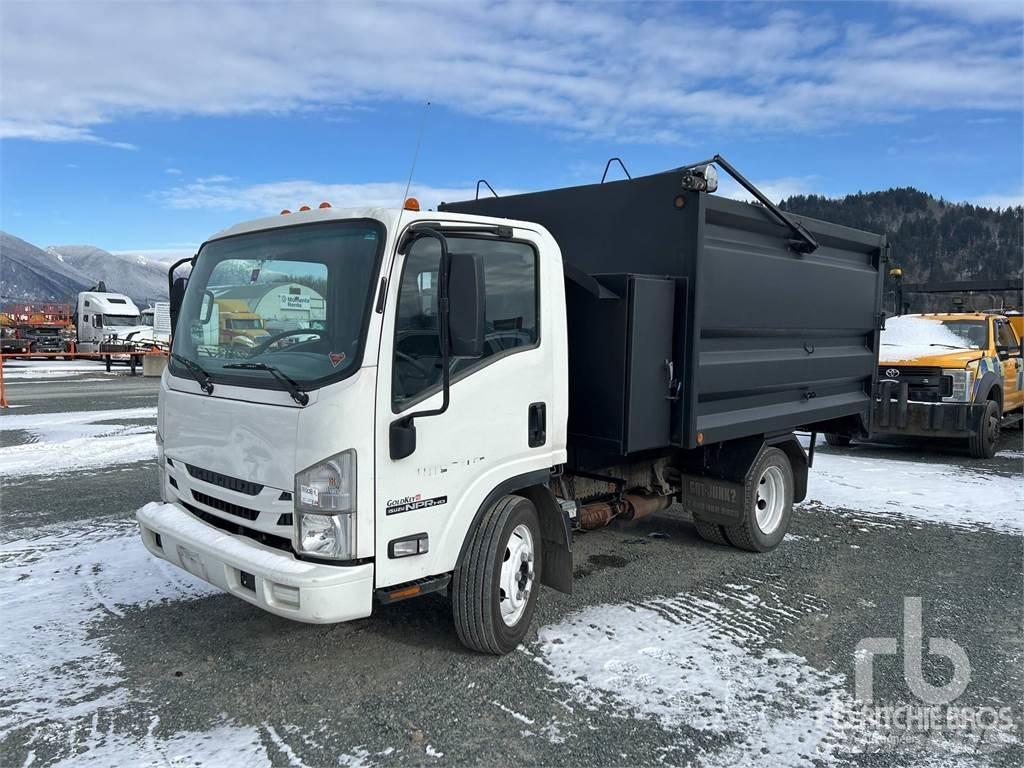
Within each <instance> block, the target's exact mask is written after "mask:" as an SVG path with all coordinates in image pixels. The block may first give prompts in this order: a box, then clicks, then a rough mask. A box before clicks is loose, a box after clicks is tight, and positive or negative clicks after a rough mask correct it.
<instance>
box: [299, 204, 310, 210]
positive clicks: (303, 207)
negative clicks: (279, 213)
mask: <svg viewBox="0 0 1024 768" xmlns="http://www.w3.org/2000/svg"><path fill="white" fill-rule="evenodd" d="M299 210H300V211H308V210H310V208H309V206H308V205H303V206H302V207H301V208H299Z"/></svg>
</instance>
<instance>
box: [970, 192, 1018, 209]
mask: <svg viewBox="0 0 1024 768" xmlns="http://www.w3.org/2000/svg"><path fill="white" fill-rule="evenodd" d="M967 202H969V203H973V204H974V205H980V206H983V207H985V208H1016V207H1017V206H1021V205H1024V191H1021V192H1017V193H1016V194H1013V193H1011V194H999V193H994V194H989V195H978V196H977V197H975V198H972V199H970V200H968V201H967Z"/></svg>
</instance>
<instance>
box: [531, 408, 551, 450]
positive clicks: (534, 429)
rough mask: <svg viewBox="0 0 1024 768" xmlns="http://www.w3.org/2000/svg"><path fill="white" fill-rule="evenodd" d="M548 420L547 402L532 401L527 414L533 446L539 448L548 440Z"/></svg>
mask: <svg viewBox="0 0 1024 768" xmlns="http://www.w3.org/2000/svg"><path fill="white" fill-rule="evenodd" d="M547 420H548V419H547V405H546V404H545V403H530V409H529V411H528V413H527V416H526V429H527V435H528V436H529V444H530V447H531V448H539V447H540V446H542V445H544V443H546V442H547V441H548V429H547Z"/></svg>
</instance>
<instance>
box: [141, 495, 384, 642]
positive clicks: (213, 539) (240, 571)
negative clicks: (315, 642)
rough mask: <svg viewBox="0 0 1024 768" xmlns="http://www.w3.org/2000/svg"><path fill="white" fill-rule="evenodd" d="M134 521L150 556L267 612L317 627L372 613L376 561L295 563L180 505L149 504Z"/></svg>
mask: <svg viewBox="0 0 1024 768" xmlns="http://www.w3.org/2000/svg"><path fill="white" fill-rule="evenodd" d="M136 517H137V518H138V521H139V527H140V533H141V534H142V542H143V544H145V546H146V549H148V550H149V551H150V553H152V554H153V555H155V556H156V557H159V558H162V559H164V560H166V561H168V562H169V563H173V564H174V565H176V566H178V567H179V568H183V569H184V570H186V571H188V572H189V573H191V574H192V575H194V576H198V577H199V578H201V579H203V580H204V581H207V582H209V583H210V584H213V585H214V586H215V587H219V588H220V589H222V590H224V591H225V592H228V593H230V594H232V595H234V596H235V597H240V598H241V599H242V600H245V601H246V602H249V603H252V604H253V605H257V606H259V607H260V608H262V609H263V610H265V611H269V612H271V613H274V614H277V615H278V616H283V617H285V618H288V619H294V620H296V621H305V622H310V623H313V624H331V623H335V622H339V621H351V620H352V619H361V618H365V617H366V616H369V615H370V612H371V610H372V606H373V564H372V563H366V564H363V565H354V566H336V565H320V564H317V563H308V562H304V561H302V560H296V559H295V558H294V557H291V556H290V555H287V554H285V553H283V552H281V551H279V550H276V549H273V548H272V547H266V546H263V545H262V544H259V543H257V542H255V541H251V540H249V539H247V538H245V537H244V536H234V535H232V534H229V533H225V532H224V531H221V530H220V529H218V528H214V527H213V526H211V525H207V524H206V523H204V522H202V521H201V520H198V519H196V518H195V517H193V516H192V515H190V514H189V513H188V512H186V511H185V510H184V509H182V508H181V507H179V506H178V505H176V504H161V503H152V504H147V505H146V506H144V507H143V508H142V509H140V510H139V511H138V512H136ZM157 535H159V537H160V538H159V543H158V540H157ZM249 575H251V576H252V577H253V578H252V579H251V581H250V580H249V579H248V576H249ZM243 578H244V579H245V580H246V581H248V582H249V585H248V586H246V584H244V583H243ZM250 587H251V588H250Z"/></svg>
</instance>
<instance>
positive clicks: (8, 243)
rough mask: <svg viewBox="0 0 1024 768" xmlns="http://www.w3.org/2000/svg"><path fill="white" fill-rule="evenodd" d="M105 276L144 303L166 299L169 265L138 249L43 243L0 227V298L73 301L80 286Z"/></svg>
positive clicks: (114, 287)
mask: <svg viewBox="0 0 1024 768" xmlns="http://www.w3.org/2000/svg"><path fill="white" fill-rule="evenodd" d="M100 281H103V282H104V283H105V284H106V286H107V289H108V290H111V291H116V292H117V293H124V294H127V295H128V296H130V297H131V298H132V299H133V300H134V301H135V302H136V303H137V304H139V305H140V306H143V307H144V306H146V305H147V304H149V303H152V302H154V301H158V300H162V299H166V298H167V265H166V264H164V263H163V262H161V261H157V260H153V259H149V258H147V257H145V256H142V255H139V254H115V253H110V252H109V251H105V250H103V249H102V248H96V247H95V246H92V245H56V246H53V245H51V246H50V247H49V248H47V249H45V250H44V249H42V248H39V247H37V246H35V245H33V244H32V243H29V242H26V241H25V240H22V239H21V238H19V237H15V236H14V235H11V234H8V233H7V232H0V299H2V300H4V301H12V300H14V301H21V300H25V301H60V302H68V303H74V301H75V298H76V294H77V293H78V292H79V291H86V290H89V288H91V287H93V286H94V285H96V284H97V283H98V282H100Z"/></svg>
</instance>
